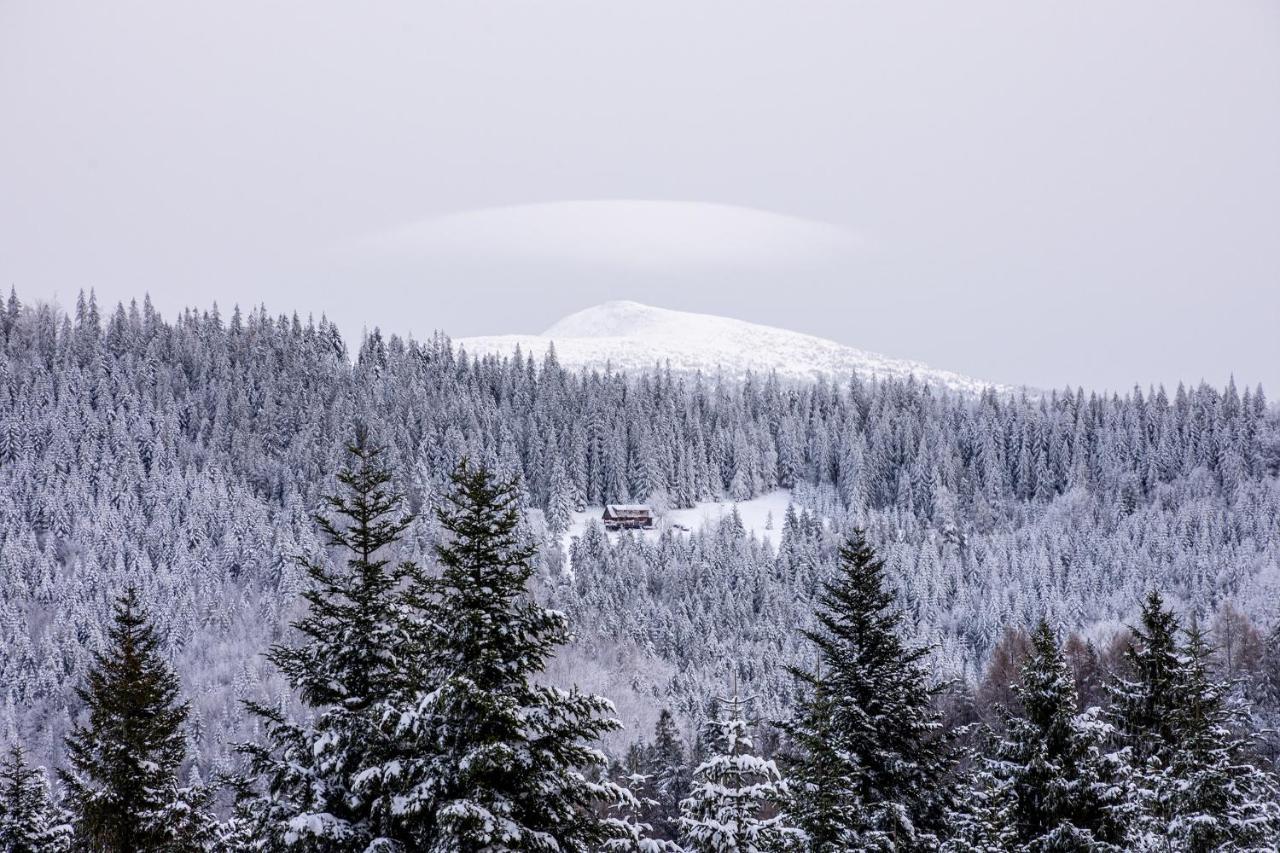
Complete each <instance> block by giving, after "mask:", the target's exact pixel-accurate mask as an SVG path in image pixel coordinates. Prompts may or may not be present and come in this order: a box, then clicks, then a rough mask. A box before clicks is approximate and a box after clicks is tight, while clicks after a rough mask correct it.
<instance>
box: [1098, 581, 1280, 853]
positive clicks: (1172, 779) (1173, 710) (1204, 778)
mask: <svg viewBox="0 0 1280 853" xmlns="http://www.w3.org/2000/svg"><path fill="white" fill-rule="evenodd" d="M1179 631H1180V628H1179V624H1178V619H1177V617H1176V616H1175V615H1174V613H1173V611H1172V610H1171V609H1168V608H1166V607H1165V606H1164V602H1163V600H1162V599H1161V597H1160V596H1159V594H1157V593H1155V592H1152V593H1151V594H1150V595H1149V596H1148V598H1147V601H1146V604H1145V605H1144V607H1143V609H1142V615H1141V625H1140V626H1138V627H1135V628H1133V629H1132V632H1133V636H1134V641H1133V642H1132V643H1131V644H1130V646H1129V648H1128V649H1127V651H1126V658H1127V660H1128V663H1129V665H1130V669H1131V671H1132V673H1133V675H1132V676H1131V677H1130V678H1127V679H1117V680H1116V682H1115V683H1114V684H1113V685H1112V686H1111V688H1110V689H1111V692H1112V694H1113V699H1112V705H1111V712H1110V713H1111V715H1112V717H1113V719H1114V720H1115V724H1116V729H1117V732H1118V733H1119V735H1120V739H1121V743H1122V744H1123V745H1124V747H1125V749H1126V751H1127V753H1128V755H1129V757H1130V762H1131V765H1132V770H1131V774H1132V778H1133V793H1132V796H1131V802H1130V805H1129V809H1130V811H1131V812H1132V817H1131V819H1130V825H1131V830H1130V840H1129V846H1130V847H1131V848H1132V849H1134V850H1152V851H1155V850H1179V851H1195V853H1201V851H1210V850H1250V849H1265V848H1259V847H1258V845H1259V844H1264V845H1265V843H1266V842H1268V841H1269V840H1273V839H1275V838H1276V837H1277V836H1278V835H1280V803H1278V802H1277V784H1276V780H1275V778H1274V777H1273V776H1271V775H1270V774H1268V773H1265V772H1263V771H1262V770H1260V769H1259V768H1257V767H1254V766H1253V765H1251V764H1250V763H1249V762H1248V759H1247V752H1248V749H1247V747H1248V742H1247V741H1246V740H1245V739H1244V738H1242V737H1241V736H1240V734H1239V732H1241V731H1244V730H1245V729H1246V728H1247V725H1248V723H1247V719H1246V714H1245V709H1244V708H1242V707H1241V706H1240V705H1238V704H1236V703H1235V701H1234V700H1233V699H1232V697H1231V691H1230V685H1229V683H1227V682H1219V681H1215V680H1213V679H1212V678H1211V677H1210V675H1209V669H1208V658H1209V649H1208V646H1207V644H1206V642H1205V640H1204V637H1203V635H1202V633H1201V631H1200V629H1199V628H1198V626H1195V625H1192V627H1191V628H1190V629H1188V630H1187V631H1186V632H1185V633H1186V640H1185V642H1181V641H1180V640H1179V636H1178V635H1179Z"/></svg>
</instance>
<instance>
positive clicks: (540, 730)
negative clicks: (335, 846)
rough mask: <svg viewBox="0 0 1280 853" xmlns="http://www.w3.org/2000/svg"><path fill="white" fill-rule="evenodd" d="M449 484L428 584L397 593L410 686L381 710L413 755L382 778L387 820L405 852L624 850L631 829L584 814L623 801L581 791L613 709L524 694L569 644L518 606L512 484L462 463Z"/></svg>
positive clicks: (544, 612)
mask: <svg viewBox="0 0 1280 853" xmlns="http://www.w3.org/2000/svg"><path fill="white" fill-rule="evenodd" d="M452 484H453V488H452V491H451V492H450V493H449V494H448V495H447V503H446V504H445V505H444V506H442V507H441V508H440V509H439V510H438V517H439V521H440V524H441V526H442V527H443V529H444V530H445V531H446V532H447V534H448V539H447V541H445V542H444V543H443V544H441V545H439V546H437V558H438V563H439V566H440V574H439V576H438V577H431V578H427V577H424V576H421V575H419V576H418V577H416V578H415V579H414V584H413V589H412V592H411V598H412V599H413V600H414V602H415V604H416V605H417V606H418V607H420V608H421V610H422V612H423V613H424V614H425V616H424V619H423V621H422V622H421V631H420V633H419V635H418V636H417V637H416V638H415V642H416V643H417V644H418V646H419V647H420V649H421V655H422V659H423V660H424V662H425V663H424V670H423V676H424V680H423V683H422V686H421V688H420V689H419V690H418V691H416V692H415V693H413V694H411V695H410V696H409V701H408V702H407V703H402V704H399V705H395V706H390V707H388V708H387V709H386V710H385V711H384V716H385V717H387V718H390V719H395V720H396V732H397V734H398V735H399V736H400V737H403V738H405V739H406V740H408V741H410V742H411V743H413V744H417V745H418V748H417V750H416V751H414V753H413V754H412V756H411V757H410V758H409V759H408V760H406V761H404V762H397V763H396V764H395V766H394V767H391V766H384V767H383V768H382V772H383V773H384V774H386V775H394V777H395V779H396V784H397V786H398V789H399V790H400V791H401V792H402V793H401V795H400V796H399V797H397V799H396V802H395V813H396V817H397V820H399V821H400V822H401V823H402V824H403V826H404V827H405V828H406V831H407V832H408V833H409V837H410V838H411V839H412V849H415V850H481V849H506V850H557V851H585V850H590V849H595V848H596V847H598V846H600V845H601V844H605V843H609V842H619V843H620V842H625V841H627V840H628V839H631V840H635V839H636V833H635V827H634V826H629V825H627V824H624V823H623V822H622V821H621V820H619V819H615V818H608V819H603V820H602V819H601V818H600V817H599V816H598V813H599V811H600V810H601V809H607V808H609V807H611V806H613V805H628V806H631V807H634V806H635V805H636V802H635V799H634V797H632V796H631V795H630V794H629V792H628V791H626V789H624V788H622V787H620V786H618V785H616V784H614V783H611V782H609V781H592V779H593V778H596V777H599V776H601V775H603V774H602V771H603V770H604V769H605V758H604V756H603V754H602V753H600V752H599V751H598V750H597V749H596V748H595V746H594V745H593V744H594V743H595V741H597V740H598V739H599V738H600V736H601V735H603V734H605V733H607V732H611V731H614V730H616V729H618V728H619V723H618V722H617V721H616V720H614V719H613V718H612V716H611V714H612V711H613V706H612V705H611V704H610V703H609V702H608V700H606V699H603V698H601V697H599V696H591V695H586V694H583V693H581V692H579V691H578V690H577V689H576V688H574V689H570V690H561V689H556V688H551V687H546V686H543V685H540V684H538V683H536V682H535V679H536V678H537V676H538V675H539V673H541V672H542V670H543V669H544V668H545V666H546V663H547V661H548V659H549V658H550V657H551V655H553V654H554V653H555V651H556V649H557V648H558V647H559V646H561V645H563V644H564V643H565V642H567V641H568V639H569V633H568V623H567V620H566V618H565V616H564V615H563V614H561V613H559V612H556V611H553V610H548V609H546V608H545V607H542V606H540V605H539V604H537V603H536V602H534V601H533V600H531V599H530V597H529V595H528V592H527V589H526V585H527V583H528V581H529V578H530V577H531V576H532V574H533V571H534V568H533V557H534V553H535V549H534V547H533V546H532V545H531V544H530V542H529V541H528V540H527V538H526V536H525V534H524V533H523V532H522V530H521V527H520V511H519V506H518V491H517V486H516V484H515V483H514V482H512V481H505V482H500V481H498V480H496V479H495V477H494V476H493V475H492V474H491V473H490V472H489V471H487V470H486V469H485V468H483V467H473V466H471V465H469V464H468V463H467V462H466V461H465V460H464V461H463V462H462V463H461V464H460V465H459V467H458V468H457V469H456V470H455V471H454V473H453V475H452Z"/></svg>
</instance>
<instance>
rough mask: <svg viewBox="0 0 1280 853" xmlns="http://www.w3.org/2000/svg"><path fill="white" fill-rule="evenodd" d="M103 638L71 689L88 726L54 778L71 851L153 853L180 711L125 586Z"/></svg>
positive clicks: (159, 838)
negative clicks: (70, 825)
mask: <svg viewBox="0 0 1280 853" xmlns="http://www.w3.org/2000/svg"><path fill="white" fill-rule="evenodd" d="M108 639H109V642H110V646H109V647H108V649H107V650H106V651H105V652H99V653H97V654H95V656H94V667H93V668H92V669H91V670H90V672H89V675H88V685H87V686H86V687H81V688H80V689H79V690H78V691H77V693H78V695H79V696H80V699H81V700H82V701H83V702H84V703H85V705H86V706H87V709H88V714H89V722H88V725H87V726H81V725H77V726H76V727H75V728H74V729H73V730H72V732H71V733H70V735H68V737H67V762H68V764H69V765H70V768H69V769H68V770H66V771H63V772H62V774H61V776H62V780H63V782H64V784H65V785H66V786H67V799H68V803H69V805H70V809H71V813H72V816H73V821H74V824H75V834H76V843H77V849H84V850H94V851H111V853H115V851H119V853H132V851H138V850H154V849H160V847H161V845H162V843H163V840H164V834H165V828H164V826H163V825H162V823H161V821H160V816H161V814H162V813H163V811H164V809H165V808H166V807H167V806H168V805H169V804H171V803H172V802H173V800H174V798H175V796H176V794H177V780H176V774H177V770H178V767H179V765H180V764H181V763H182V761H183V759H184V758H185V757H186V736H185V733H184V732H183V724H184V723H185V721H186V718H187V705H186V704H185V703H180V702H179V686H178V677H177V676H176V675H175V674H174V673H173V671H172V670H171V669H170V667H169V665H168V664H167V663H166V662H165V661H164V660H163V658H162V657H161V656H160V648H159V647H160V641H159V638H157V637H156V634H155V631H154V629H153V628H152V627H151V625H150V624H148V622H147V618H146V616H145V614H144V613H143V612H142V610H141V608H140V606H139V603H138V595H137V591H136V590H134V589H133V588H130V589H129V590H128V591H126V593H125V594H124V595H123V596H122V597H121V598H120V599H119V600H118V601H117V602H116V606H115V621H114V624H113V625H112V626H111V629H110V631H109V633H108Z"/></svg>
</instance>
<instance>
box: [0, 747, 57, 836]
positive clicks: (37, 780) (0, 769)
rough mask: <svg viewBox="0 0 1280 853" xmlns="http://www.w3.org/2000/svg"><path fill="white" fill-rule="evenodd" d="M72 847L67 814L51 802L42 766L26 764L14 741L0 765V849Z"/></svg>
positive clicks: (24, 757) (20, 748)
mask: <svg viewBox="0 0 1280 853" xmlns="http://www.w3.org/2000/svg"><path fill="white" fill-rule="evenodd" d="M70 849H71V826H70V824H69V823H68V816H67V815H66V813H65V812H63V811H62V810H61V809H60V808H58V807H57V806H56V805H54V803H53V802H51V800H50V796H49V783H48V780H47V779H46V778H45V775H44V771H43V769H40V768H35V767H31V766H29V765H28V764H27V761H26V756H25V755H24V753H23V751H22V747H21V746H18V745H17V744H15V745H14V746H13V747H11V748H10V749H9V752H8V755H7V756H6V757H5V760H4V763H3V764H2V765H0V851H4V853H62V851H69V850H70Z"/></svg>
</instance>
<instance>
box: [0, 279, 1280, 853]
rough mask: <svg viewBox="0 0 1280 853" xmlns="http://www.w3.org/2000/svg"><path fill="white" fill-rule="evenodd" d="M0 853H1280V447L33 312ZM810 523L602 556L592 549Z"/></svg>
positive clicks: (251, 318) (319, 325) (1213, 410)
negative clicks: (645, 531)
mask: <svg viewBox="0 0 1280 853" xmlns="http://www.w3.org/2000/svg"><path fill="white" fill-rule="evenodd" d="M0 347H2V349H3V358H0V589H2V590H3V595H0V648H3V654H2V655H0V699H2V702H0V740H3V746H4V747H5V755H4V759H3V761H0V849H3V850H11V851H66V850H92V851H152V850H155V851H221V850H228V851H249V850H263V851H280V850H307V851H311V850H314V851H379V853H391V851H418V850H422V851H455V850H457V851H463V850H467V851H471V850H538V851H544V850H545V851H552V850H572V851H578V850H581V851H586V850H617V851H624V850H644V851H648V853H658V851H663V850H666V851H677V850H684V851H783V850H786V851H824V853H825V851H853V850H858V851H861V850H875V851H1015V850H1016V851H1050V850H1054V851H1075V850H1080V851H1095V850H1097V851H1108V850H1115V851H1122V850H1138V851H1171V850H1177V851H1215V850H1228V851H1267V850H1276V849H1278V847H1277V845H1278V843H1280V842H1278V841H1277V839H1280V782H1278V780H1277V762H1278V761H1280V737H1277V735H1276V733H1275V731H1276V729H1277V727H1278V724H1280V605H1278V604H1277V602H1280V413H1278V412H1277V410H1276V408H1275V407H1273V406H1271V405H1270V404H1269V403H1268V401H1267V399H1266V397H1265V396H1264V393H1263V390H1262V389H1261V388H1258V387H1249V386H1244V387H1243V389H1242V388H1241V387H1237V386H1236V384H1235V383H1234V382H1232V383H1231V384H1229V385H1227V386H1226V387H1225V388H1214V387H1210V386H1207V385H1203V384H1202V385H1199V386H1195V387H1184V386H1179V387H1177V388H1174V389H1166V388H1145V389H1144V388H1134V389H1132V390H1131V391H1129V392H1127V393H1125V394H1112V393H1106V394H1103V393H1087V392H1085V391H1083V390H1080V389H1075V390H1072V389H1063V390H1060V391H1046V392H1032V391H1029V390H1028V391H1023V392H1019V393H1013V394H1000V393H996V392H993V391H988V392H986V393H984V394H982V395H978V396H970V395H963V394H957V393H954V392H948V391H946V390H945V389H939V388H936V387H931V386H928V385H924V384H920V383H917V382H915V381H911V380H909V381H905V382H900V381H874V380H872V379H870V378H866V377H858V376H850V377H848V378H847V380H846V381H843V382H840V383H828V382H821V381H819V382H815V383H810V384H794V383H789V382H783V381H781V380H779V379H778V378H777V377H772V376H759V377H751V378H748V379H747V380H746V381H745V382H743V383H737V382H728V381H720V379H719V377H717V376H711V375H692V376H691V375H684V374H673V373H671V372H669V371H667V370H665V369H664V368H662V367H661V366H656V367H655V368H654V369H653V370H652V371H649V372H646V373H644V374H642V375H622V374H616V373H599V372H591V373H587V372H574V371H571V370H567V369H565V368H563V367H561V366H560V365H559V364H558V363H557V361H556V359H555V356H554V353H552V354H549V355H548V356H547V357H546V358H545V359H541V360H538V361H535V360H532V359H527V358H521V357H518V356H517V357H514V358H508V359H497V358H494V357H489V358H485V359H481V360H477V359H472V358H470V357H468V356H467V354H466V353H465V352H464V351H462V350H461V349H458V348H455V347H454V346H453V345H452V344H451V343H450V341H449V340H448V339H447V338H445V337H443V336H437V337H434V338H432V339H431V340H428V341H425V342H419V341H413V340H404V339H401V338H398V337H386V338H384V337H383V336H382V335H381V334H380V333H379V332H377V331H374V332H372V333H370V334H368V335H367V336H366V337H365V339H364V340H363V341H361V342H360V345H359V348H358V350H355V351H350V350H348V347H347V344H346V343H345V342H344V341H343V340H342V338H341V337H340V336H339V335H338V333H337V331H336V329H335V328H334V326H333V325H331V324H330V323H329V322H328V321H326V320H323V319H321V320H319V321H314V320H312V319H310V318H308V319H306V320H303V319H302V318H300V317H299V316H297V315H292V316H289V315H283V316H273V315H270V314H268V313H267V312H266V311H265V310H264V309H258V310H254V311H250V312H241V311H240V310H239V309H237V310H235V311H233V312H232V313H231V314H230V315H229V316H224V315H223V314H221V313H220V312H219V311H218V310H217V309H216V308H214V309H210V310H207V311H203V310H202V311H188V312H186V313H184V314H182V315H181V316H179V317H178V318H177V319H176V320H175V321H174V322H167V321H165V320H164V319H162V318H161V317H160V316H158V315H157V314H156V312H155V311H154V310H153V309H152V308H151V306H150V303H149V302H147V301H144V302H143V303H142V304H141V305H138V304H130V305H129V306H123V305H121V306H115V307H114V308H111V309H109V310H106V311H103V310H102V309H100V307H99V306H98V305H97V304H96V302H95V300H94V299H93V297H92V296H91V295H90V296H81V298H80V300H79V301H78V304H77V305H76V307H75V309H74V311H73V312H72V313H71V314H70V315H67V314H64V313H62V312H61V311H60V310H58V309H56V308H54V307H52V306H49V305H47V304H30V305H24V304H23V303H22V301H21V300H20V299H19V297H18V295H17V294H16V293H14V294H11V295H10V296H9V298H8V300H7V302H6V303H5V305H4V307H3V309H2V310H0ZM778 489H784V490H787V491H788V493H789V494H790V506H789V507H788V509H787V510H786V512H785V514H784V515H782V517H779V518H777V519H776V520H774V523H773V524H771V525H770V526H769V528H768V529H767V530H766V531H764V534H763V535H757V534H754V533H752V532H751V531H749V530H748V529H747V527H746V526H745V525H744V524H743V522H742V520H741V518H740V517H739V516H738V515H737V514H736V513H734V512H730V513H728V514H727V515H725V516H724V518H723V519H721V520H720V521H718V522H716V523H712V524H707V525H706V526H703V527H701V528H699V529H695V530H692V531H679V530H674V529H666V530H664V531H663V532H661V533H660V534H659V535H654V536H645V535H639V534H633V533H626V532H624V533H606V532H605V531H604V530H603V528H602V527H600V525H599V524H595V523H592V524H588V525H587V526H586V527H585V529H583V530H582V531H581V533H580V535H575V536H573V537H568V536H567V535H566V534H567V533H568V530H569V526H570V518H571V516H572V514H573V511H574V509H575V508H576V507H578V506H580V505H581V506H599V505H601V504H605V503H612V502H631V501H635V502H646V503H649V504H652V505H653V506H655V507H657V508H660V509H661V508H677V507H688V506H692V505H693V504H694V503H697V502H704V501H722V502H730V503H732V502H734V501H747V500H750V499H752V498H755V497H757V496H760V495H762V494H764V493H767V492H771V491H774V490H778Z"/></svg>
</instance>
